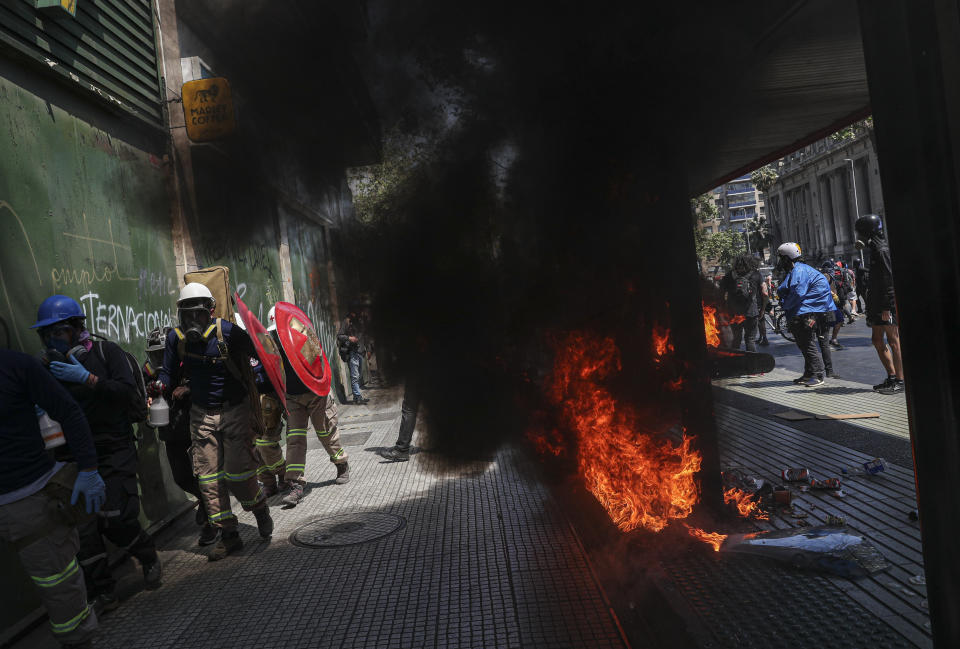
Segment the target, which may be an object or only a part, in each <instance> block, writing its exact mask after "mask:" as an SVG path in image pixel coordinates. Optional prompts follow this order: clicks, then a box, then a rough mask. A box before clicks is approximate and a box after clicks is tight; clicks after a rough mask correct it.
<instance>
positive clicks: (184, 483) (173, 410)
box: [140, 326, 220, 546]
mask: <svg viewBox="0 0 960 649" xmlns="http://www.w3.org/2000/svg"><path fill="white" fill-rule="evenodd" d="M171 329H173V327H169V326H167V327H163V328H162V329H161V328H160V327H157V328H155V329H153V330H152V331H151V332H150V333H149V334H148V335H147V349H146V353H147V360H146V361H144V363H143V366H142V367H141V368H140V371H141V373H142V374H143V380H144V382H145V383H146V385H147V396H148V397H149V402H152V400H154V399H157V398H159V397H161V396H162V397H163V398H164V400H166V402H167V403H168V404H169V413H170V414H169V417H170V423H169V424H168V425H166V426H159V427H158V428H157V438H158V439H159V440H160V441H161V442H163V447H164V450H165V451H166V455H167V464H169V465H170V473H171V474H172V475H173V481H174V482H175V483H176V484H177V486H178V487H180V488H181V489H183V491H184V493H188V494H190V495H191V496H193V497H194V498H196V499H197V512H196V522H197V525H199V526H201V529H200V537H199V538H198V539H197V545H202V546H203V545H213V544H214V543H216V542H217V541H218V540H220V528H219V527H217V526H216V525H214V524H213V523H211V522H210V521H209V520H208V517H207V510H206V507H205V506H204V504H203V496H202V495H201V493H200V483H199V482H197V476H195V475H193V461H192V460H191V459H190V405H191V404H190V396H189V395H186V396H184V397H181V398H180V399H177V400H174V399H173V395H172V392H173V389H171V388H167V389H166V391H163V390H161V389H160V386H159V381H158V380H157V377H158V375H159V372H160V368H161V367H163V352H164V350H165V349H166V341H167V336H168V335H170V330H171ZM182 380H183V384H184V385H187V379H186V377H184V378H183V379H182ZM174 387H179V386H174Z"/></svg>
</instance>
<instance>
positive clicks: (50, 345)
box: [41, 323, 89, 365]
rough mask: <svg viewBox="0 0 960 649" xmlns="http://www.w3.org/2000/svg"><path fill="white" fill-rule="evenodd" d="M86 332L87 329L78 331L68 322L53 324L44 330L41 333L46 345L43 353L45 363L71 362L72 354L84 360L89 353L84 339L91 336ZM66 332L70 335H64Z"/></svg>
mask: <svg viewBox="0 0 960 649" xmlns="http://www.w3.org/2000/svg"><path fill="white" fill-rule="evenodd" d="M85 332H86V330H81V331H79V332H78V331H77V328H76V327H74V326H73V325H70V324H66V323H60V324H56V325H53V326H51V327H50V328H49V329H48V330H46V331H44V332H43V333H42V334H41V337H42V339H43V344H44V345H45V346H46V349H44V350H43V352H42V354H41V359H42V361H43V363H44V365H49V364H50V363H51V362H53V361H59V362H61V363H69V362H70V357H71V356H73V357H74V358H76V359H77V360H78V361H80V362H83V359H84V357H86V355H87V345H85V344H84V343H83V341H84V340H85V339H87V338H89V334H86V335H84V334H85ZM65 333H67V334H69V336H64V334H65ZM67 338H69V340H67Z"/></svg>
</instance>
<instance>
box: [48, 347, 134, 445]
mask: <svg viewBox="0 0 960 649" xmlns="http://www.w3.org/2000/svg"><path fill="white" fill-rule="evenodd" d="M79 360H80V363H81V364H82V365H83V366H84V367H85V368H86V369H87V371H88V372H90V373H91V374H94V375H96V377H97V384H96V386H95V387H93V388H89V387H87V386H86V385H81V384H79V383H63V386H64V387H66V388H67V391H69V392H70V394H71V396H73V398H74V399H76V400H77V403H79V404H80V407H81V408H83V414H84V415H86V417H87V422H88V423H89V424H90V430H91V431H93V440H94V442H95V443H96V444H97V446H104V445H111V444H114V443H125V442H128V441H130V440H132V439H133V426H132V425H131V424H130V419H129V416H128V413H129V412H130V404H131V403H134V402H135V401H138V400H139V399H140V395H139V394H138V393H137V387H136V383H134V378H133V374H132V373H131V372H130V366H129V365H128V364H127V357H126V355H125V354H124V353H123V350H122V349H120V347H119V346H118V345H117V344H116V343H113V342H110V341H109V340H96V341H94V342H93V348H92V349H91V350H90V351H88V352H87V353H86V355H85V356H84V357H83V358H81V359H79Z"/></svg>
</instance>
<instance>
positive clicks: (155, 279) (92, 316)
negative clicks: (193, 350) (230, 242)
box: [0, 200, 176, 349]
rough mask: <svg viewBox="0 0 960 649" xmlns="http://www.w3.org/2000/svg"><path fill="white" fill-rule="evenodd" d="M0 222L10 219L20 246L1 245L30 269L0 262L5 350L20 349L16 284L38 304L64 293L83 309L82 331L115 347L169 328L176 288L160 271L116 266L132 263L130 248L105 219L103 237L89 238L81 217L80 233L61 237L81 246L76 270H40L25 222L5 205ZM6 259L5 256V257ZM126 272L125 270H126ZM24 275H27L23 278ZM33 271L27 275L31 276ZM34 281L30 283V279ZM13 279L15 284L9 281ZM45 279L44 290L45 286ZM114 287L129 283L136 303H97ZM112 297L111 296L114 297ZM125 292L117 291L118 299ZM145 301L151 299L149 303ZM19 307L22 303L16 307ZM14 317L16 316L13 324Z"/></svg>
mask: <svg viewBox="0 0 960 649" xmlns="http://www.w3.org/2000/svg"><path fill="white" fill-rule="evenodd" d="M0 219H4V220H7V219H12V220H13V221H14V222H15V224H16V226H17V227H16V228H12V230H13V231H14V232H15V233H17V234H18V235H19V237H18V239H19V238H20V237H22V240H17V241H12V242H11V241H6V242H5V245H8V246H15V247H17V248H19V249H20V250H26V251H27V252H28V253H29V258H30V261H31V262H32V265H33V267H32V268H26V269H24V268H16V267H10V266H7V267H5V265H4V264H3V263H2V260H0V299H2V302H0V305H2V306H3V307H5V308H4V309H3V311H5V312H6V313H7V314H8V316H9V320H8V319H7V318H3V320H2V326H0V329H2V333H3V336H2V338H3V341H4V342H5V343H6V346H7V347H9V346H11V345H12V343H13V341H14V340H16V343H17V346H19V347H20V348H21V349H24V348H25V346H24V340H23V336H22V335H21V331H20V329H22V328H23V326H22V324H21V326H20V327H18V326H16V325H15V324H14V323H16V322H17V321H18V320H19V321H21V323H22V322H23V320H24V317H23V313H22V311H23V309H22V308H21V310H20V312H19V313H18V312H17V310H16V309H15V301H14V300H13V299H11V289H12V288H13V287H11V286H9V282H10V281H16V283H17V287H16V288H18V289H20V292H21V294H22V293H23V292H24V289H26V291H27V294H28V295H29V296H30V298H31V299H32V300H33V301H34V302H35V304H39V303H40V301H41V300H43V299H44V298H45V297H47V296H48V295H51V294H54V293H63V294H65V295H69V296H71V297H73V298H75V299H76V300H77V301H78V302H80V304H81V306H82V307H83V310H84V313H85V314H86V316H87V328H88V329H89V330H90V332H91V333H96V334H99V335H101V336H106V337H107V338H110V339H111V340H114V341H116V342H119V343H125V344H130V343H137V342H139V341H142V340H144V339H145V338H146V336H147V334H148V333H149V332H150V331H151V330H152V329H154V328H156V327H163V326H167V325H171V324H173V321H174V316H175V310H174V309H173V304H174V303H173V298H172V297H171V296H172V295H174V294H175V293H176V283H175V282H174V280H173V278H172V277H170V276H169V275H167V274H166V273H164V272H162V271H157V270H154V269H150V268H139V269H136V271H129V270H128V269H126V268H124V266H123V265H122V264H121V258H122V259H125V260H129V259H132V251H131V248H130V246H128V245H126V244H123V243H120V242H118V241H116V237H115V236H114V226H113V222H112V220H111V219H110V218H107V219H106V224H105V225H106V232H107V234H106V235H105V236H103V237H97V236H93V235H92V234H91V232H90V227H89V223H88V220H87V216H86V214H83V215H82V216H81V223H82V229H81V231H80V232H71V231H64V232H61V233H60V235H61V236H62V237H63V238H64V240H65V241H70V242H77V243H79V245H80V246H82V248H81V249H82V251H83V252H85V253H86V256H85V258H84V260H83V262H82V263H80V264H75V265H74V264H70V263H66V262H63V261H62V257H60V256H57V258H58V260H59V261H60V262H61V263H54V264H52V265H49V268H47V267H45V265H44V263H43V262H39V263H38V261H37V254H36V252H35V251H34V243H35V242H31V240H30V236H29V234H28V232H27V228H26V227H25V224H24V220H23V218H21V216H20V214H19V213H18V212H17V211H16V209H14V207H13V206H12V205H11V204H10V203H9V202H7V201H3V200H0ZM6 256H7V255H4V257H6ZM11 266H12V264H11ZM127 266H129V264H127ZM24 271H26V272H24ZM31 271H32V272H31ZM34 276H35V280H34V279H33V277H34ZM14 278H15V280H14ZM45 278H49V284H48V283H46V282H45V281H44V280H45ZM113 283H128V284H129V286H131V287H135V288H136V301H135V302H134V301H130V302H126V301H111V300H109V299H103V300H102V299H101V293H100V291H101V290H102V289H100V288H97V287H103V286H106V285H110V284H113ZM116 292H117V291H111V293H114V294H115V293H116ZM124 293H129V291H121V294H124ZM148 298H152V299H149V300H148ZM167 300H169V303H170V306H169V307H166V308H149V307H147V306H146V302H147V301H150V302H154V303H156V302H158V301H167ZM21 303H22V302H21ZM18 315H19V316H20V317H19V318H18Z"/></svg>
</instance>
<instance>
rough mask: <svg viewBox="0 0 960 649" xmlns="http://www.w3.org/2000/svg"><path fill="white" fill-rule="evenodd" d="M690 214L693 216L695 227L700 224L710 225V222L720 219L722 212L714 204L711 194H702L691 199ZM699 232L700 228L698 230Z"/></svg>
mask: <svg viewBox="0 0 960 649" xmlns="http://www.w3.org/2000/svg"><path fill="white" fill-rule="evenodd" d="M690 212H691V214H692V215H693V222H694V224H695V227H696V224H697V223H698V222H699V223H709V222H710V221H713V220H715V219H719V218H720V210H718V209H717V206H716V205H714V204H713V199H712V198H711V197H710V194H700V195H699V196H697V197H695V198H691V199H690ZM697 230H699V228H697Z"/></svg>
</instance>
